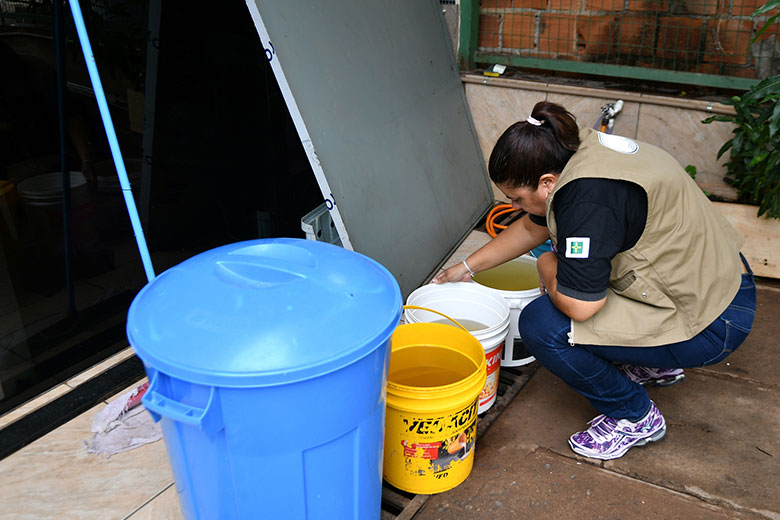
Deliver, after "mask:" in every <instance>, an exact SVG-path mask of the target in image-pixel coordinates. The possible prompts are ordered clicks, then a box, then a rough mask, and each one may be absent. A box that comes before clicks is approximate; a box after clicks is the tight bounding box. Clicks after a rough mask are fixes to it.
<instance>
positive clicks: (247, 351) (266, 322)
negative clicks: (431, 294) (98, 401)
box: [127, 238, 402, 387]
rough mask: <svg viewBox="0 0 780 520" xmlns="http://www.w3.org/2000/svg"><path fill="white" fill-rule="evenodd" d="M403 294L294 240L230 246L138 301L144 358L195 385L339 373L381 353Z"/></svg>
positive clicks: (351, 261) (370, 263)
mask: <svg viewBox="0 0 780 520" xmlns="http://www.w3.org/2000/svg"><path fill="white" fill-rule="evenodd" d="M401 305H402V300H401V291H400V288H399V287H398V283H397V282H396V280H395V278H393V276H392V275H391V274H390V272H389V271H388V270H387V269H385V268H384V267H383V266H382V265H380V264H379V263H377V262H376V261H374V260H372V259H370V258H368V257H366V256H364V255H362V254H359V253H356V252H353V251H349V250H346V249H342V248H340V247H338V246H334V245H331V244H326V243H323V242H316V241H313V240H302V239H293V238H280V239H261V240H251V241H247V242H239V243H236V244H230V245H226V246H222V247H218V248H216V249H212V250H210V251H206V252H205V253H201V254H199V255H197V256H194V257H192V258H190V259H188V260H185V261H184V262H182V263H180V264H178V265H176V266H174V267H172V268H170V269H168V270H167V271H165V272H164V273H162V274H161V275H160V276H158V277H157V278H156V279H155V280H154V281H153V282H151V283H150V284H148V285H147V286H146V287H144V288H143V289H142V290H141V291H140V292H139V293H138V294H137V295H136V297H135V299H134V300H133V303H132V305H131V306H130V311H129V313H128V318H127V336H128V339H129V340H130V344H131V345H132V346H133V348H134V349H135V351H136V353H137V354H138V356H139V357H140V358H141V360H142V361H143V362H144V363H145V364H146V365H147V366H150V367H152V368H154V369H156V370H158V371H160V372H162V373H164V374H166V375H169V376H171V377H175V378H178V379H182V380H185V381H188V382H193V383H201V384H205V385H213V386H226V387H253V386H271V385H277V384H283V383H289V382H294V381H300V380H305V379H310V378H313V377H316V376H318V375H322V374H325V373H329V372H332V371H334V370H338V369H339V368H342V367H345V366H347V365H349V364H351V363H352V362H354V361H357V360H358V359H360V358H362V357H363V356H365V355H367V354H369V353H370V352H372V351H373V350H374V349H376V348H379V347H380V346H381V345H382V344H383V343H384V342H385V341H387V339H388V338H389V337H390V336H391V334H392V333H393V330H395V327H396V326H397V325H398V323H399V320H400V317H401Z"/></svg>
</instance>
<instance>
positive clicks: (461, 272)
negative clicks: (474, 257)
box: [433, 262, 471, 283]
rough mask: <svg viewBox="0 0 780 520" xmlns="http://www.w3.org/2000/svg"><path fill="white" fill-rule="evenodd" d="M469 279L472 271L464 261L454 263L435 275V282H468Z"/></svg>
mask: <svg viewBox="0 0 780 520" xmlns="http://www.w3.org/2000/svg"><path fill="white" fill-rule="evenodd" d="M469 280H471V273H469V270H468V269H466V266H465V265H463V262H461V263H459V264H456V265H453V266H452V267H450V268H449V269H445V270H444V271H442V272H440V273H439V274H437V275H436V276H434V277H433V283H447V282H468V281H469Z"/></svg>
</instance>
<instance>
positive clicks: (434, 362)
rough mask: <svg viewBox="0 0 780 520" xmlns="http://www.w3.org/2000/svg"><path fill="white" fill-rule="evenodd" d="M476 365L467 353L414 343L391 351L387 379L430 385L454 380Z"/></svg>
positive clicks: (409, 383)
mask: <svg viewBox="0 0 780 520" xmlns="http://www.w3.org/2000/svg"><path fill="white" fill-rule="evenodd" d="M475 370H477V366H476V365H475V364H474V362H473V361H472V360H471V359H470V358H469V357H467V356H465V355H463V354H461V353H460V352H456V351H454V350H449V349H443V348H441V347H429V346H414V347H407V348H404V349H402V350H399V351H397V352H393V355H392V357H391V358H390V374H389V379H390V381H392V382H393V383H396V384H399V385H406V386H416V387H432V386H443V385H451V384H452V383H457V382H458V381H460V380H462V379H465V378H467V377H468V376H470V375H471V374H473V373H474V371H475Z"/></svg>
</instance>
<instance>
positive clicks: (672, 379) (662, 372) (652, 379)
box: [618, 365, 685, 386]
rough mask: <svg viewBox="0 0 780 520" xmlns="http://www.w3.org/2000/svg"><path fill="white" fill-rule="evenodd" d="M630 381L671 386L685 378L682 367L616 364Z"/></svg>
mask: <svg viewBox="0 0 780 520" xmlns="http://www.w3.org/2000/svg"><path fill="white" fill-rule="evenodd" d="M618 369H619V370H620V371H621V372H623V373H624V374H625V375H626V376H627V377H628V378H629V379H630V380H631V381H634V382H635V383H639V384H640V385H647V386H671V385H673V384H675V383H679V382H680V381H682V380H684V379H685V374H684V373H683V369H682V368H649V367H639V366H635V365H618Z"/></svg>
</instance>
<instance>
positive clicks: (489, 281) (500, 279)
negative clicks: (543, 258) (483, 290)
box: [474, 260, 539, 291]
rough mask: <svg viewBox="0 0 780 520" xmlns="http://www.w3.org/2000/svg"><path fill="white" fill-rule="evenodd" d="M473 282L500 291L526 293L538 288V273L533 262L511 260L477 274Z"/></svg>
mask: <svg viewBox="0 0 780 520" xmlns="http://www.w3.org/2000/svg"><path fill="white" fill-rule="evenodd" d="M474 281H475V282H477V283H478V284H480V285H484V286H485V287H490V288H492V289H498V290H501V291H527V290H529V289H536V288H537V287H539V272H538V271H537V270H536V264H535V263H533V262H523V261H519V260H513V261H510V262H506V263H504V264H501V265H499V266H496V267H494V268H492V269H488V270H486V271H482V272H480V273H477V274H476V275H475V276H474Z"/></svg>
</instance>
